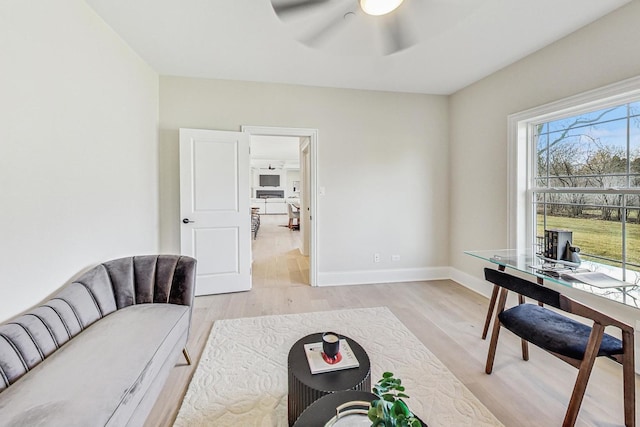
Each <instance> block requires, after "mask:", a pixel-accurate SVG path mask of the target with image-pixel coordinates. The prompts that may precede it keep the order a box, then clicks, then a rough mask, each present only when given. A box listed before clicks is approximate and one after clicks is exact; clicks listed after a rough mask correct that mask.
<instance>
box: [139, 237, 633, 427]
mask: <svg viewBox="0 0 640 427" xmlns="http://www.w3.org/2000/svg"><path fill="white" fill-rule="evenodd" d="M281 229H282V230H278V231H282V233H281V235H280V236H275V237H273V236H272V238H273V239H275V240H274V241H273V242H272V243H268V240H270V238H266V237H267V236H268V235H269V234H268V233H267V230H265V229H264V228H261V230H260V231H261V232H262V231H264V233H263V234H262V235H261V234H260V233H259V234H258V240H257V241H256V242H255V243H254V249H255V251H254V255H255V260H256V263H259V262H261V261H260V259H262V256H266V255H265V254H264V253H263V254H260V252H262V251H269V252H271V253H272V254H273V255H274V256H275V257H276V258H277V259H276V260H273V263H274V265H273V266H271V265H269V266H267V265H264V266H260V267H259V268H258V267H257V266H256V265H254V278H255V279H256V281H255V283H254V288H253V290H251V291H249V292H241V293H235V294H225V295H212V296H204V297H197V298H196V301H195V305H194V311H193V323H192V329H191V335H190V337H189V342H188V344H187V346H188V349H189V352H190V353H191V356H192V359H193V360H194V363H193V365H192V366H188V365H186V364H185V363H184V362H183V361H182V360H180V361H179V364H178V365H177V366H176V367H175V368H174V369H173V371H172V372H171V374H170V377H169V379H168V381H167V384H166V385H165V387H164V390H163V393H162V394H161V396H160V398H159V400H158V402H157V403H156V405H155V407H154V409H153V411H152V413H151V415H150V417H149V419H148V421H147V423H146V426H147V427H156V426H171V425H172V424H173V420H174V419H175V416H176V415H177V412H178V409H179V407H180V403H181V401H182V397H183V396H184V393H185V392H186V388H187V386H188V384H189V381H190V379H191V376H192V375H193V372H194V370H195V367H196V366H197V363H198V361H199V358H200V355H201V353H202V350H203V347H204V345H205V342H206V340H207V337H208V335H209V332H210V330H211V327H212V326H213V323H214V322H215V321H216V320H219V319H231V318H239V317H251V316H261V315H270V314H288V313H302V312H311V311H324V310H335V309H344V308H361V307H377V306H387V307H389V309H390V310H391V311H392V312H393V313H394V314H395V315H396V316H397V317H398V318H399V319H400V320H401V321H402V322H403V323H404V324H405V325H406V326H407V327H408V328H409V329H410V330H411V331H412V332H413V333H414V334H415V335H416V336H417V337H418V339H419V340H420V341H422V342H423V343H424V345H425V346H426V347H428V348H429V349H430V350H431V351H432V352H433V353H434V354H435V355H436V356H437V357H438V358H439V359H440V360H441V361H442V362H443V363H444V364H445V365H446V366H447V367H448V368H449V369H450V370H451V371H452V372H453V373H454V374H455V375H456V376H457V377H458V378H459V379H460V380H461V381H462V382H463V383H464V384H465V385H466V386H467V387H468V388H469V389H470V390H471V391H472V392H473V394H474V395H476V396H477V397H478V398H479V399H480V400H481V401H482V402H483V403H484V405H485V406H487V407H488V408H489V410H490V411H491V412H493V414H495V415H496V417H497V418H498V419H500V420H501V421H502V422H503V423H504V425H505V426H507V427H511V426H513V427H526V426H545V427H546V426H560V425H561V424H562V419H563V417H564V412H565V409H566V405H567V402H568V400H569V396H570V394H571V389H572V387H573V383H574V381H575V376H576V373H577V370H576V369H575V368H573V367H571V366H570V365H568V364H566V363H564V362H562V361H560V360H559V359H556V358H555V357H553V356H550V355H548V354H546V353H545V352H543V351H541V350H539V349H537V348H535V347H533V346H531V347H530V353H531V357H530V360H529V361H528V362H524V361H523V360H522V359H521V358H520V354H519V351H520V345H519V341H518V340H517V339H516V338H515V337H514V336H513V335H511V334H510V333H509V332H508V331H504V332H503V333H502V334H501V337H500V342H499V344H498V353H497V356H496V362H495V366H494V370H493V374H491V375H486V374H485V373H484V363H485V358H486V355H487V348H488V342H487V341H483V340H482V339H480V335H481V331H482V324H483V321H484V316H485V313H486V307H487V303H488V301H487V299H486V298H484V297H482V296H480V295H478V294H476V293H474V292H472V291H470V290H468V289H466V288H464V287H463V286H461V285H458V284H456V283H455V282H452V281H449V280H444V281H431V282H410V283H396V284H380V285H359V286H336V287H320V288H317V287H315V288H312V287H310V286H307V285H304V282H303V281H302V280H300V279H299V278H300V277H301V276H302V275H303V273H302V272H303V271H304V270H305V267H304V262H303V261H304V260H297V257H296V256H293V254H292V253H291V248H290V247H289V246H288V243H286V244H285V243H283V242H288V241H289V240H288V239H295V237H296V236H295V235H292V234H291V233H296V232H291V231H289V229H287V228H284V227H281ZM287 233H288V234H287ZM274 234H275V235H277V234H278V232H277V231H275V232H274ZM261 237H264V239H263V241H262V242H260V239H261ZM280 246H281V247H282V248H283V252H282V253H280V255H277V251H276V250H275V249H274V248H277V247H280ZM292 259H293V260H292ZM306 268H307V269H308V264H307V266H306ZM256 269H264V272H263V273H261V278H260V279H258V278H257V277H255V273H256ZM287 277H289V280H290V282H289V284H288V285H287V284H286V283H285V282H286V280H287ZM621 372H622V370H621V366H620V365H617V364H616V363H614V362H611V361H609V360H605V359H603V358H598V361H597V362H596V366H595V368H594V370H593V373H592V375H591V379H590V382H589V386H588V388H587V392H586V395H585V399H584V402H583V404H582V409H581V411H580V416H579V418H578V422H577V424H576V425H577V426H598V427H612V426H622V425H624V423H623V409H622V375H621ZM636 389H637V390H638V391H636V394H637V395H640V388H638V387H636ZM211 425H212V426H214V425H215V421H214V420H212V423H211ZM243 427H244V426H243ZM452 427H455V426H452Z"/></svg>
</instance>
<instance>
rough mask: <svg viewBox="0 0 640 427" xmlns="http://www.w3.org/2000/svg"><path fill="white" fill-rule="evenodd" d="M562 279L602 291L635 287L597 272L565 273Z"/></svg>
mask: <svg viewBox="0 0 640 427" xmlns="http://www.w3.org/2000/svg"><path fill="white" fill-rule="evenodd" d="M562 277H563V278H567V279H570V280H578V281H580V282H582V283H586V284H587V285H591V286H595V287H596V288H601V289H606V288H624V287H627V286H635V285H634V284H633V283H627V282H623V281H621V280H618V279H614V278H613V277H611V276H607V275H606V274H604V273H599V272H597V271H587V272H571V273H564V274H562Z"/></svg>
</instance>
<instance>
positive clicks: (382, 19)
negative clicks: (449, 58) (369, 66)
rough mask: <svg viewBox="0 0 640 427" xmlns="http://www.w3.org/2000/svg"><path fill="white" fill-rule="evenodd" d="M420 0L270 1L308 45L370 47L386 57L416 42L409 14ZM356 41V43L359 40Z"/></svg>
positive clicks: (298, 37)
mask: <svg viewBox="0 0 640 427" xmlns="http://www.w3.org/2000/svg"><path fill="white" fill-rule="evenodd" d="M421 2H423V0H271V5H272V7H273V10H274V11H275V13H276V15H277V16H278V17H279V18H280V20H281V21H282V22H283V23H285V24H287V25H290V26H291V28H293V30H294V34H295V35H296V38H297V39H298V40H299V41H301V42H302V43H304V44H305V45H307V46H310V47H314V48H324V47H325V46H326V45H327V44H330V43H334V45H336V46H337V47H343V46H344V44H348V43H351V44H353V43H356V44H358V43H359V46H358V47H357V48H358V49H360V50H359V53H361V52H362V47H363V46H364V45H365V44H367V45H369V46H370V43H371V40H372V39H376V40H377V42H376V50H378V53H382V54H384V55H389V54H392V53H395V52H399V51H402V50H405V49H407V48H409V47H411V46H413V45H414V44H416V43H417V42H418V37H417V33H416V31H415V30H414V28H415V25H414V24H412V22H411V19H409V18H410V15H411V14H415V12H416V10H417V9H416V4H417V3H421ZM358 39H359V40H358Z"/></svg>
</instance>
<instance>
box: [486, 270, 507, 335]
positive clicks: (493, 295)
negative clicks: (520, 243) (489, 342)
mask: <svg viewBox="0 0 640 427" xmlns="http://www.w3.org/2000/svg"><path fill="white" fill-rule="evenodd" d="M504 269H505V266H504V265H499V266H498V270H500V271H504ZM499 291H500V286H498V285H493V291H492V292H491V299H490V300H489V309H488V310H487V318H486V319H485V320H484V329H483V330H482V339H483V340H484V339H486V338H487V332H489V325H490V324H491V317H492V316H493V309H494V308H495V306H496V299H497V298H498V292H499Z"/></svg>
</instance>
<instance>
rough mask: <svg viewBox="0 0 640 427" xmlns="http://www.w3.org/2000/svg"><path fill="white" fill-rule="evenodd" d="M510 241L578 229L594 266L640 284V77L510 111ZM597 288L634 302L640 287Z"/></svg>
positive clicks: (576, 237)
mask: <svg viewBox="0 0 640 427" xmlns="http://www.w3.org/2000/svg"><path fill="white" fill-rule="evenodd" d="M509 126H510V138H511V141H510V147H511V148H512V149H511V150H510V155H509V157H510V177H509V178H510V201H509V209H510V212H509V218H510V227H509V231H510V235H509V238H510V243H511V245H512V246H513V247H520V248H522V247H527V248H532V249H533V250H536V252H540V251H541V248H540V246H541V243H542V241H543V239H544V231H545V230H547V229H562V230H569V231H571V232H572V236H573V239H572V244H573V245H574V246H578V247H580V249H581V252H580V256H581V258H582V260H583V261H585V262H586V264H588V266H589V267H590V268H591V269H592V270H598V271H603V272H605V273H606V274H608V275H611V276H613V277H616V278H618V279H620V280H623V281H626V282H629V283H634V284H638V285H639V286H640V79H632V80H628V81H625V82H622V83H619V84H616V85H613V86H609V87H606V88H603V89H599V90H596V91H593V92H589V93H587V94H583V95H580V96H577V97H573V98H570V99H567V100H563V101H559V102H557V103H554V104H549V105H546V106H543V107H539V108H536V109H533V110H529V111H526V112H523V113H519V114H516V115H513V116H510V117H509ZM629 289H631V290H633V289H635V288H627V290H625V292H622V291H620V290H619V289H608V290H602V289H599V290H592V289H589V290H592V291H594V292H596V293H603V294H606V295H607V296H609V297H611V298H613V299H617V300H620V301H621V302H625V303H628V304H631V305H634V306H640V291H638V290H635V291H632V292H629Z"/></svg>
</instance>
